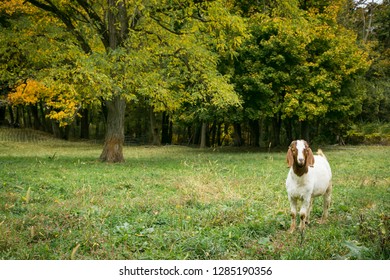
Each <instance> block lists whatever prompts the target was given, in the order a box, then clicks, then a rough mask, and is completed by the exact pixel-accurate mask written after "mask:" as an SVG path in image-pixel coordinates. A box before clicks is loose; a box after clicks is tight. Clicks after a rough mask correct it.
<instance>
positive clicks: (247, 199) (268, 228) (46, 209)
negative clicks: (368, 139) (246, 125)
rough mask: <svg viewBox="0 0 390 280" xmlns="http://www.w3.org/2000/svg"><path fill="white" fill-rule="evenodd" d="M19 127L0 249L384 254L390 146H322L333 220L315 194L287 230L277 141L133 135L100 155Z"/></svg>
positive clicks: (8, 161) (2, 146) (2, 253)
mask: <svg viewBox="0 0 390 280" xmlns="http://www.w3.org/2000/svg"><path fill="white" fill-rule="evenodd" d="M16 131H20V130H16ZM22 132H23V131H22ZM22 132H14V130H10V129H0V259H7V260H8V259H28V260H35V259H55V260H65V259H92V260H99V259H114V260H118V259H137V260H144V259H154V260H159V259H167V260H172V259H179V260H184V259H189V260H195V259H201V260H208V259H233V260H241V259H320V260H323V259H325V260H328V259H390V238H389V231H390V205H389V204H390V147H385V146H343V147H339V146H329V147H321V148H322V149H323V151H324V153H325V154H326V156H327V157H328V159H329V161H330V163H331V166H332V169H333V177H334V179H333V184H334V191H333V196H332V198H333V200H332V205H331V208H330V216H329V220H328V222H327V223H326V224H319V223H318V221H319V220H320V217H321V214H322V199H317V200H316V201H315V205H314V208H313V212H312V217H311V224H310V225H309V226H308V227H307V229H306V231H305V232H304V234H300V233H299V232H295V233H293V234H290V233H288V228H289V226H290V216H289V203H288V200H287V194H286V189H285V185H284V184H285V179H286V176H287V172H288V168H287V165H286V161H285V151H283V150H281V151H275V152H268V151H260V150H255V149H246V148H229V147H224V148H208V149H198V148H190V147H182V146H164V147H151V146H150V147H149V146H131V147H125V148H124V155H125V159H126V162H125V163H122V164H106V163H102V162H100V161H99V160H98V157H99V155H100V152H101V149H102V146H101V145H100V144H96V143H92V142H66V141H61V140H56V139H52V138H50V137H48V136H46V135H43V134H42V135H40V134H35V133H31V132H29V133H30V134H28V133H26V132H23V133H22ZM15 133H16V134H15ZM20 135H24V136H20ZM25 135H29V136H25Z"/></svg>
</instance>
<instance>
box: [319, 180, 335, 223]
mask: <svg viewBox="0 0 390 280" xmlns="http://www.w3.org/2000/svg"><path fill="white" fill-rule="evenodd" d="M331 199H332V183H330V184H329V187H328V189H327V190H326V192H325V194H324V210H323V212H322V218H321V221H320V223H321V224H323V223H325V222H326V219H327V218H328V215H329V207H330V201H331Z"/></svg>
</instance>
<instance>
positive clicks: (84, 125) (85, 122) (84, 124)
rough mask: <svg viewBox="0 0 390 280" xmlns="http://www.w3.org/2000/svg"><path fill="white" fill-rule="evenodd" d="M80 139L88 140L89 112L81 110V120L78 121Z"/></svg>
mask: <svg viewBox="0 0 390 280" xmlns="http://www.w3.org/2000/svg"><path fill="white" fill-rule="evenodd" d="M80 138H81V139H89V110H88V109H82V110H81V119H80Z"/></svg>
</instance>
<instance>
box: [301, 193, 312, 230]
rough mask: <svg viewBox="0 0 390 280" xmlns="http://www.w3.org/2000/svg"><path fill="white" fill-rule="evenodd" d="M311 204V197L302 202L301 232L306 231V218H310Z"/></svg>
mask: <svg viewBox="0 0 390 280" xmlns="http://www.w3.org/2000/svg"><path fill="white" fill-rule="evenodd" d="M310 203H311V196H309V197H306V198H304V199H303V201H302V206H301V210H300V211H299V216H300V219H301V222H300V223H299V229H300V230H301V231H303V230H304V229H305V224H306V218H307V217H308V212H309V208H310Z"/></svg>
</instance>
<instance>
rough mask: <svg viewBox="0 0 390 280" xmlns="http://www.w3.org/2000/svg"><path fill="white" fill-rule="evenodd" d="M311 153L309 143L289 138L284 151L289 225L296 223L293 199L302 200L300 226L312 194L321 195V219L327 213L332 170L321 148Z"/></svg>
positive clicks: (309, 209)
mask: <svg viewBox="0 0 390 280" xmlns="http://www.w3.org/2000/svg"><path fill="white" fill-rule="evenodd" d="M317 154H318V155H315V156H314V155H313V153H312V151H311V149H310V148H309V145H308V144H307V142H306V141H304V140H297V141H293V142H292V143H291V145H290V147H289V149H288V151H287V164H288V166H289V167H290V171H289V173H288V176H287V179H286V188H287V194H288V200H289V201H290V207H291V227H290V232H293V231H294V230H295V227H296V213H297V202H298V200H301V201H302V205H301V209H300V211H299V215H300V219H301V221H300V224H299V227H300V230H301V231H303V230H304V229H305V223H309V216H310V211H311V208H312V206H313V200H314V197H316V196H321V195H323V196H324V210H323V213H322V219H321V223H323V222H325V220H326V219H327V217H328V209H329V205H330V200H331V194H332V171H331V169H330V166H329V163H328V160H327V159H326V157H325V155H324V154H323V153H322V151H321V150H318V152H317Z"/></svg>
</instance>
